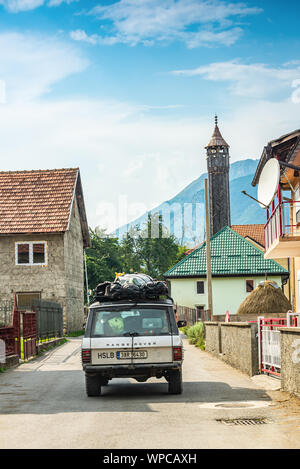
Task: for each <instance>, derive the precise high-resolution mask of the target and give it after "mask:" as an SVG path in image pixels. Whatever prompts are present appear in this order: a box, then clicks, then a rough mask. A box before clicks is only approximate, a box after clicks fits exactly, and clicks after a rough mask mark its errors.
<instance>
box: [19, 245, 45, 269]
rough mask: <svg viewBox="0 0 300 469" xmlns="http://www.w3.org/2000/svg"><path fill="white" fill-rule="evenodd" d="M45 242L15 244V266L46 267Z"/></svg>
mask: <svg viewBox="0 0 300 469" xmlns="http://www.w3.org/2000/svg"><path fill="white" fill-rule="evenodd" d="M47 254H48V253H47V242H46V241H40V242H34V241H33V242H28V243H22V242H20V243H16V265H47V257H48V256H47Z"/></svg>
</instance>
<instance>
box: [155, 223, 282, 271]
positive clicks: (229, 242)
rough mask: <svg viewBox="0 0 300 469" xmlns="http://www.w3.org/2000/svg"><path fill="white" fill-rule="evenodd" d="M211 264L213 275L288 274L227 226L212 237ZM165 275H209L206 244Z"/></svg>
mask: <svg viewBox="0 0 300 469" xmlns="http://www.w3.org/2000/svg"><path fill="white" fill-rule="evenodd" d="M210 246H211V267H212V275H213V276H224V277H226V276H231V275H243V274H244V275H250V274H251V275H264V274H266V273H267V274H269V275H271V274H273V275H282V274H288V271H287V270H286V269H284V268H283V267H282V266H281V265H280V264H278V263H277V262H275V261H273V260H272V259H264V253H263V252H262V251H260V250H259V249H258V248H257V247H255V246H254V245H253V244H252V243H250V241H248V240H246V239H245V238H243V237H242V236H241V235H239V234H238V233H236V231H233V230H232V229H231V228H229V226H226V227H225V228H223V229H222V230H221V231H219V232H218V233H217V234H215V235H214V236H213V237H212V238H211V244H210ZM164 276H165V277H167V278H168V277H170V278H171V277H198V276H199V277H201V276H202V277H203V276H206V243H203V244H202V245H201V246H200V247H199V248H198V249H196V250H195V251H193V252H192V253H191V254H189V255H188V256H186V257H185V258H184V259H182V260H181V261H180V262H178V264H176V265H175V266H174V267H172V268H171V269H170V270H168V272H166V273H165V274H164Z"/></svg>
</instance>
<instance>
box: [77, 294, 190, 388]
mask: <svg viewBox="0 0 300 469" xmlns="http://www.w3.org/2000/svg"><path fill="white" fill-rule="evenodd" d="M185 325H186V323H185V321H178V323H176V319H175V313H174V305H173V302H172V301H171V300H168V299H166V300H155V301H154V300H143V301H142V300H139V301H137V302H135V301H132V300H125V301H124V300H123V301H122V300H119V301H110V302H107V301H106V302H96V303H94V304H92V306H91V307H90V310H89V316H88V320H87V324H86V329H85V335H84V338H83V340H82V350H81V352H82V366H83V370H84V371H85V382H86V392H87V395H88V396H99V395H101V386H105V385H107V384H108V381H109V380H110V379H112V378H124V377H128V378H134V379H136V380H137V381H139V382H144V381H147V379H148V378H151V377H156V378H162V377H165V378H166V380H167V382H168V391H169V393H170V394H181V393H182V362H183V348H182V339H181V336H180V333H179V330H178V327H183V326H185Z"/></svg>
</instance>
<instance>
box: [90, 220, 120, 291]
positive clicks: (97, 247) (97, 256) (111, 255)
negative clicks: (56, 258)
mask: <svg viewBox="0 0 300 469" xmlns="http://www.w3.org/2000/svg"><path fill="white" fill-rule="evenodd" d="M90 238H91V247H89V248H87V249H86V251H85V252H86V264H87V272H88V283H89V288H90V289H94V288H95V287H96V286H97V285H98V283H100V282H105V281H107V280H108V281H113V280H114V279H115V272H122V271H123V263H122V255H121V249H120V245H119V241H118V239H117V238H112V237H110V236H109V235H107V234H106V232H105V230H102V231H101V230H97V231H93V230H91V229H90Z"/></svg>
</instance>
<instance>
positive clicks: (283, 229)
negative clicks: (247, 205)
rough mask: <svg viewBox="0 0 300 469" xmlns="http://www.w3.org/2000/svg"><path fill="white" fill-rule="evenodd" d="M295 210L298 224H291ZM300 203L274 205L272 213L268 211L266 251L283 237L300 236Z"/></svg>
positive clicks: (289, 202) (290, 202)
mask: <svg viewBox="0 0 300 469" xmlns="http://www.w3.org/2000/svg"><path fill="white" fill-rule="evenodd" d="M294 209H295V212H296V214H295V216H296V224H291V219H292V217H291V213H292V212H293V211H294ZM299 214H300V202H297V201H288V202H285V201H283V202H278V203H277V205H275V203H273V205H272V211H271V213H270V212H269V210H267V219H268V221H267V223H266V225H265V244H266V250H268V249H269V247H270V246H272V244H273V243H274V241H276V239H278V238H281V237H282V236H296V235H298V236H299V235H300V230H299V221H300V219H299Z"/></svg>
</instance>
